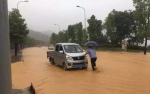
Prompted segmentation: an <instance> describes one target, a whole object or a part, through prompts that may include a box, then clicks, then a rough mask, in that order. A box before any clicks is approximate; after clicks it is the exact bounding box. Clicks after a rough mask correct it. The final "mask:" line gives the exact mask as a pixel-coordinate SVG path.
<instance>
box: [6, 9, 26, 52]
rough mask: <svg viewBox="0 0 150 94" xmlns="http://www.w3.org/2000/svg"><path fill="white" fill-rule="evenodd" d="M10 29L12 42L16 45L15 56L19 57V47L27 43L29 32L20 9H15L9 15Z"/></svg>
mask: <svg viewBox="0 0 150 94" xmlns="http://www.w3.org/2000/svg"><path fill="white" fill-rule="evenodd" d="M9 27H10V42H11V43H13V44H15V55H17V46H18V44H22V43H24V42H25V41H26V38H27V35H28V33H29V30H27V24H26V23H25V19H23V18H22V16H21V14H20V13H19V10H18V9H13V10H12V11H11V12H10V13H9Z"/></svg>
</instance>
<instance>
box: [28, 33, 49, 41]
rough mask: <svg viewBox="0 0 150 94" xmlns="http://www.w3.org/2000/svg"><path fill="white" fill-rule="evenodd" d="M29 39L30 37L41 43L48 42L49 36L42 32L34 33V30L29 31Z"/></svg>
mask: <svg viewBox="0 0 150 94" xmlns="http://www.w3.org/2000/svg"><path fill="white" fill-rule="evenodd" d="M28 36H29V37H32V38H34V39H36V40H42V41H45V42H49V39H50V37H49V36H50V35H49V36H48V34H46V33H44V32H37V31H34V30H29V34H28Z"/></svg>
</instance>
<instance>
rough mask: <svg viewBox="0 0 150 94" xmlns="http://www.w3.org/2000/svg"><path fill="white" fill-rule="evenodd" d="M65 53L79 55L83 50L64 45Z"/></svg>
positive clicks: (78, 47)
mask: <svg viewBox="0 0 150 94" xmlns="http://www.w3.org/2000/svg"><path fill="white" fill-rule="evenodd" d="M64 49H65V52H67V53H81V52H83V49H82V48H81V47H80V46H79V45H64Z"/></svg>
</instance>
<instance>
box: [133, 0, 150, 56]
mask: <svg viewBox="0 0 150 94" xmlns="http://www.w3.org/2000/svg"><path fill="white" fill-rule="evenodd" d="M133 3H134V6H135V12H134V16H135V19H136V22H137V23H138V32H137V33H138V35H140V37H142V38H144V39H145V47H144V54H145V55H146V51H147V39H148V37H150V31H149V29H150V23H149V21H150V1H149V0H133Z"/></svg>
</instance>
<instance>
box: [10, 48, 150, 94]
mask: <svg viewBox="0 0 150 94" xmlns="http://www.w3.org/2000/svg"><path fill="white" fill-rule="evenodd" d="M46 51H47V48H46V47H41V48H37V47H34V48H27V49H25V50H23V58H24V62H20V61H19V62H16V63H12V84H13V88H25V87H28V86H29V85H30V83H31V82H32V83H33V85H34V87H35V89H36V92H37V94H150V55H143V53H125V52H97V55H98V60H97V66H98V67H99V69H100V72H99V73H97V72H92V70H91V65H90V63H89V67H88V69H87V70H86V69H83V70H70V71H65V70H63V69H62V68H61V67H58V66H54V65H51V64H50V63H49V61H48V59H47V57H46Z"/></svg>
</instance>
